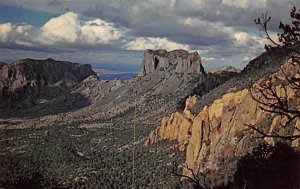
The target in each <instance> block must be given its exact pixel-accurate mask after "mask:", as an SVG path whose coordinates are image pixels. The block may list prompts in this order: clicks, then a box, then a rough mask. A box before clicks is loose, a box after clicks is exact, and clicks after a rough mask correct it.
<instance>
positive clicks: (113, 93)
mask: <svg viewBox="0 0 300 189" xmlns="http://www.w3.org/2000/svg"><path fill="white" fill-rule="evenodd" d="M150 52H151V53H152V54H151V53H150ZM154 54H155V56H154ZM150 55H151V56H152V55H153V57H152V58H150V59H151V60H152V59H154V60H155V59H158V60H159V62H160V63H159V66H158V67H159V69H154V68H153V70H151V71H150V70H149V69H148V67H151V64H152V63H155V62H151V61H150V60H149V61H148V60H147V59H146V58H145V59H144V61H143V66H145V69H146V70H147V71H146V72H145V73H143V75H142V76H139V77H136V78H133V79H132V80H129V81H121V80H113V81H101V80H99V79H98V78H96V77H95V76H94V75H95V74H94V73H93V72H89V71H87V72H84V71H82V70H84V69H83V68H85V66H79V65H77V67H76V66H74V69H70V70H69V69H67V70H66V68H64V67H62V68H59V69H58V68H56V69H57V70H61V71H58V72H55V73H54V74H51V73H53V71H51V70H53V69H54V68H53V69H52V68H51V66H52V67H55V66H56V65H57V64H58V63H55V61H52V60H46V61H45V62H46V63H45V62H43V64H42V63H38V62H37V61H33V60H31V61H29V63H27V64H26V65H28V66H30V63H31V62H35V63H34V64H33V65H34V66H32V68H31V69H30V70H31V71H32V72H30V74H29V76H30V77H25V76H24V77H21V76H22V74H17V75H19V76H20V77H19V76H18V78H25V79H19V80H20V81H22V82H19V80H17V79H15V78H14V77H15V76H14V74H12V75H13V76H10V77H13V78H11V79H6V80H7V81H10V82H6V83H7V84H6V85H8V84H9V86H11V87H9V89H10V90H13V89H14V90H15V88H22V87H23V86H29V88H30V89H31V90H33V89H34V86H36V85H38V86H39V88H40V89H43V90H41V92H39V95H35V96H34V98H26V100H22V101H20V103H19V104H17V105H15V104H14V105H11V106H9V109H7V108H3V109H2V110H0V111H1V112H2V116H3V117H6V118H9V117H11V116H14V117H24V116H25V117H26V116H27V117H28V116H29V117H32V118H36V117H43V119H42V120H43V121H40V119H29V120H24V121H23V122H22V123H21V124H15V123H13V121H12V123H10V122H6V123H7V124H6V125H5V126H4V127H8V128H15V127H21V128H23V127H32V126H34V125H38V126H40V127H43V126H49V125H52V124H54V123H55V124H66V123H68V124H69V123H72V122H93V121H96V120H111V119H113V118H115V117H118V116H121V115H123V114H126V113H127V112H130V111H132V110H133V108H134V107H135V104H137V108H138V116H137V117H138V119H139V123H147V124H150V123H151V124H153V125H155V124H156V123H158V121H159V119H161V118H162V117H163V116H165V115H168V114H169V113H171V112H172V111H175V110H176V108H177V107H178V103H177V102H178V100H184V99H186V98H187V97H188V96H189V95H190V94H191V93H193V90H194V89H197V88H199V87H200V88H202V89H203V86H204V85H205V86H210V87H207V88H205V89H204V90H205V91H208V90H210V89H211V88H213V86H217V85H219V84H221V83H222V82H224V81H225V80H226V79H228V78H230V77H231V76H232V74H231V75H228V76H226V77H224V76H223V75H224V73H222V74H220V75H222V76H220V77H218V76H219V75H218V74H213V75H212V74H206V73H205V72H204V70H203V66H202V64H201V58H200V56H199V55H198V54H197V53H189V52H187V51H184V50H175V51H171V52H167V51H163V50H158V51H151V50H147V51H145V57H149V56H150ZM163 60H166V61H163ZM172 61H176V63H172ZM59 63H61V62H59ZM40 64H42V65H45V67H42V68H40V67H38V66H40ZM50 64H51V66H50ZM64 64H67V63H64ZM64 64H62V65H64ZM15 65H23V64H22V63H15V64H12V65H7V66H4V68H5V69H7V68H8V66H10V67H13V66H15ZM59 65H60V64H59ZM20 67H21V68H18V69H17V70H24V69H23V67H22V66H20ZM44 68H45V69H44ZM46 68H47V69H48V70H50V71H48V72H47V73H45V72H46V70H47V69H46ZM75 68H78V69H79V68H80V69H81V71H77V72H78V73H76V69H75ZM56 69H55V70H56ZM80 69H79V70H80ZM151 69H152V68H151ZM2 70H4V69H2ZM142 70H143V69H142ZM19 72H20V71H18V72H17V73H19ZM3 75H5V74H3ZM31 75H32V76H31ZM43 75H45V76H43ZM74 75H76V76H77V78H75V77H74ZM88 75H92V76H89V77H87V78H85V77H86V76H88ZM5 77H6V76H5ZM84 78H85V79H84ZM212 78H218V79H212ZM62 79H63V80H62ZM82 79H83V80H82ZM80 80H82V81H81V82H79V81H80ZM14 83H18V85H17V86H18V87H13V86H15V85H14ZM63 83H66V84H65V85H67V86H69V87H67V89H66V90H63V91H61V90H60V92H56V93H49V92H47V91H49V87H48V86H49V85H51V86H60V85H61V84H63ZM201 86H202V87H201ZM31 96H33V95H31ZM28 99H30V100H28ZM6 107H7V106H6ZM16 107H18V108H16ZM73 110H75V111H73ZM45 115H51V116H48V117H44V116H45Z"/></svg>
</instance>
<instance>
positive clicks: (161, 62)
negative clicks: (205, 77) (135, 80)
mask: <svg viewBox="0 0 300 189" xmlns="http://www.w3.org/2000/svg"><path fill="white" fill-rule="evenodd" d="M167 69H174V70H175V72H176V73H204V68H203V66H202V64H201V58H200V56H199V54H198V53H197V52H192V53H189V52H188V51H185V50H174V51H171V52H168V51H166V50H146V51H145V53H144V59H143V63H142V65H141V68H140V72H139V75H140V76H143V75H146V74H149V73H151V72H154V71H155V70H167Z"/></svg>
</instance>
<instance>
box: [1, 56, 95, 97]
mask: <svg viewBox="0 0 300 189" xmlns="http://www.w3.org/2000/svg"><path fill="white" fill-rule="evenodd" d="M90 75H96V73H95V72H94V71H93V70H92V68H91V66H90V65H81V64H75V63H70V62H63V61H55V60H53V59H47V60H32V59H25V60H21V61H18V62H15V63H13V64H5V65H3V66H2V67H1V66H0V93H1V95H0V96H2V97H9V98H13V99H18V98H21V97H22V96H23V95H26V93H27V92H34V91H36V90H39V88H40V87H44V86H58V87H70V86H73V85H75V84H77V83H79V82H81V81H82V80H83V79H85V78H86V77H88V76H90Z"/></svg>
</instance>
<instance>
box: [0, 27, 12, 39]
mask: <svg viewBox="0 0 300 189" xmlns="http://www.w3.org/2000/svg"><path fill="white" fill-rule="evenodd" d="M12 29H13V27H12V24H11V23H5V24H0V41H1V42H5V41H7V38H8V35H9V33H10V32H11V31H12Z"/></svg>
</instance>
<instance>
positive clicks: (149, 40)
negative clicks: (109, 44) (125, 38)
mask: <svg viewBox="0 0 300 189" xmlns="http://www.w3.org/2000/svg"><path fill="white" fill-rule="evenodd" d="M123 48H125V49H127V50H145V49H166V50H174V49H187V50H189V49H190V46H189V45H184V44H180V43H176V42H174V41H170V40H168V39H167V38H155V37H138V38H136V39H135V40H133V41H130V42H128V43H127V44H125V45H124V46H123Z"/></svg>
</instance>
